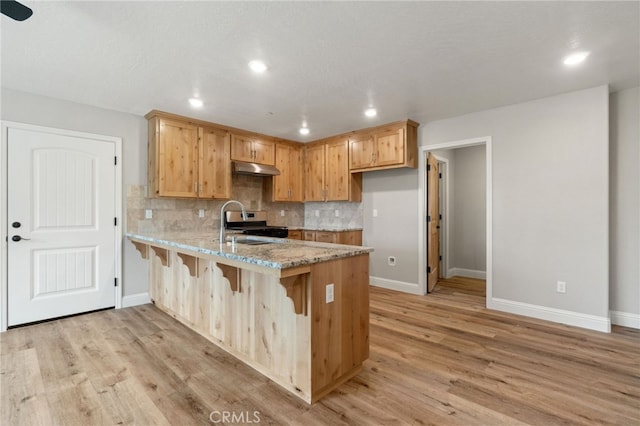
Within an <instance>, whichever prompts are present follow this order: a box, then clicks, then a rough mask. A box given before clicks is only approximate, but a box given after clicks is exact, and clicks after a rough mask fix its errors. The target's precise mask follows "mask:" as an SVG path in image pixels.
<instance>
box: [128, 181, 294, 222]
mask: <svg viewBox="0 0 640 426" xmlns="http://www.w3.org/2000/svg"><path fill="white" fill-rule="evenodd" d="M263 179H265V178H262V177H257V176H243V175H234V176H233V184H232V193H233V199H234V200H238V201H240V202H241V203H242V204H244V206H245V208H246V209H247V210H264V211H266V212H267V213H268V219H267V223H268V224H269V225H274V226H279V225H280V226H292V227H293V226H297V227H300V226H303V224H304V210H305V207H304V204H302V203H272V202H269V201H266V200H264V199H263V192H262V185H263ZM146 193H147V187H146V186H145V185H129V186H128V187H127V231H128V232H159V231H171V232H172V231H184V232H202V231H211V230H217V229H218V228H219V226H220V207H222V205H223V204H224V203H225V202H226V201H228V200H195V199H176V198H148V197H146ZM229 207H230V208H232V209H233V208H234V206H229ZM235 207H236V208H237V206H235ZM200 209H203V210H204V218H200V217H198V211H199V210H200ZM145 210H151V211H152V214H153V217H152V219H145ZM282 210H284V213H285V215H284V216H281V211H282Z"/></svg>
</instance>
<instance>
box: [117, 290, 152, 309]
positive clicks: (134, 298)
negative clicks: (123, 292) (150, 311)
mask: <svg viewBox="0 0 640 426" xmlns="http://www.w3.org/2000/svg"><path fill="white" fill-rule="evenodd" d="M147 303H151V297H150V296H149V293H138V294H131V295H129V296H124V297H123V298H122V307H123V308H129V307H131V306H138V305H145V304H147Z"/></svg>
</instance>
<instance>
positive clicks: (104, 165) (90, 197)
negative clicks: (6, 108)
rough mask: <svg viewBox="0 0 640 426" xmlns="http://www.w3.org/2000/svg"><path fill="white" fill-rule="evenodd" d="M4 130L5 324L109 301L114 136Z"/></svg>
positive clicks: (104, 305)
mask: <svg viewBox="0 0 640 426" xmlns="http://www.w3.org/2000/svg"><path fill="white" fill-rule="evenodd" d="M7 136H8V137H7V141H8V146H7V149H8V171H7V172H8V176H7V185H8V200H7V209H8V212H7V219H8V224H7V229H8V235H9V240H8V247H9V249H8V267H7V273H8V325H9V326H12V325H17V324H24V323H28V322H33V321H39V320H43V319H48V318H55V317H60V316H64V315H70V314H76V313H80V312H87V311H91V310H95V309H101V308H108V307H113V306H115V289H114V277H115V276H116V275H115V273H116V270H115V267H116V262H115V260H116V258H115V253H116V251H115V230H116V228H115V226H114V217H115V216H116V213H115V209H116V207H115V166H114V156H115V144H114V143H113V142H110V141H103V140H97V139H91V138H84V137H77V136H73V135H62V134H52V133H47V132H45V131H40V130H29V129H15V128H9V129H8V135H7Z"/></svg>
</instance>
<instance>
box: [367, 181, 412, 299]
mask: <svg viewBox="0 0 640 426" xmlns="http://www.w3.org/2000/svg"><path fill="white" fill-rule="evenodd" d="M362 185H363V189H362V204H363V220H364V232H363V244H364V245H365V246H370V247H373V248H374V249H375V251H374V252H373V253H371V255H370V271H369V272H370V275H371V283H372V284H374V285H382V286H385V287H387V288H395V289H398V290H403V291H408V292H413V293H418V290H419V289H418V272H419V271H418V257H417V253H416V247H417V246H418V233H417V227H418V218H417V216H416V212H417V211H418V171H417V170H416V169H396V170H381V171H376V172H367V173H364V174H363V179H362ZM374 209H376V210H377V211H378V216H377V217H373V210H374ZM389 256H395V257H396V266H389V265H388V264H387V258H388V257H389Z"/></svg>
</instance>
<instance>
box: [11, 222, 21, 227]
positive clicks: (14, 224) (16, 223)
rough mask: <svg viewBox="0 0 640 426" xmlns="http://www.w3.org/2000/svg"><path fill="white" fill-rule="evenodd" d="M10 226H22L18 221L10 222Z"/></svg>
mask: <svg viewBox="0 0 640 426" xmlns="http://www.w3.org/2000/svg"><path fill="white" fill-rule="evenodd" d="M11 226H12V227H13V228H20V227H21V226H22V224H21V223H20V222H13V223H12V224H11Z"/></svg>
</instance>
